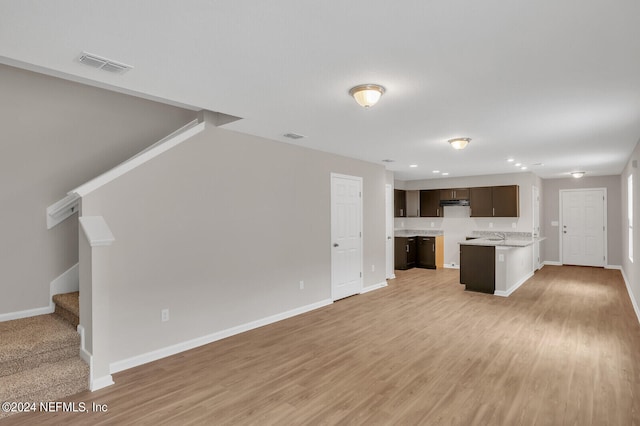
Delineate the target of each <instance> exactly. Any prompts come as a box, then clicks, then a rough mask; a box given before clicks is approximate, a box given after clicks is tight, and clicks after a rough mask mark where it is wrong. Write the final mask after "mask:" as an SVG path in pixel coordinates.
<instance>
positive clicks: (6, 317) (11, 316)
mask: <svg viewBox="0 0 640 426" xmlns="http://www.w3.org/2000/svg"><path fill="white" fill-rule="evenodd" d="M52 313H53V308H52V307H51V306H46V307H44V308H35V309H27V310H24V311H18V312H8V313H6V314H0V322H4V321H11V320H16V319H21V318H28V317H35V316H37V315H46V314H52Z"/></svg>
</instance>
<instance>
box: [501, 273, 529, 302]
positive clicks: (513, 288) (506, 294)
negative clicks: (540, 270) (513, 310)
mask: <svg viewBox="0 0 640 426" xmlns="http://www.w3.org/2000/svg"><path fill="white" fill-rule="evenodd" d="M531 277H533V272H529V273H528V274H527V275H525V276H524V277H523V278H522V279H521V280H520V281H518V282H517V283H515V284H514V285H512V286H511V287H509V288H508V289H507V291H501V290H497V291H495V292H494V293H493V294H494V295H495V296H500V297H509V296H511V294H512V293H513V292H514V291H516V290H517V289H518V288H520V286H521V285H522V284H524V283H525V282H527V280H528V279H529V278H531Z"/></svg>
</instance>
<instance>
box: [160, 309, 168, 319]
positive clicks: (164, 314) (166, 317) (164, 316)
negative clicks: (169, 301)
mask: <svg viewBox="0 0 640 426" xmlns="http://www.w3.org/2000/svg"><path fill="white" fill-rule="evenodd" d="M161 316H162V322H165V321H169V310H168V309H163V310H162V311H161Z"/></svg>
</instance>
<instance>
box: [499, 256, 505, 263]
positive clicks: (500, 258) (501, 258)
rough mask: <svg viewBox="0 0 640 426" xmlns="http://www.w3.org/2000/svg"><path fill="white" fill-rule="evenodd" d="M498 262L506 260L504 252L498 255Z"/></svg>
mask: <svg viewBox="0 0 640 426" xmlns="http://www.w3.org/2000/svg"><path fill="white" fill-rule="evenodd" d="M498 262H504V254H499V255H498Z"/></svg>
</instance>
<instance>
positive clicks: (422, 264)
mask: <svg viewBox="0 0 640 426" xmlns="http://www.w3.org/2000/svg"><path fill="white" fill-rule="evenodd" d="M416 238H417V239H418V242H417V245H418V248H417V251H418V253H417V254H418V257H417V260H416V266H417V267H418V268H428V269H436V237H416Z"/></svg>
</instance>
